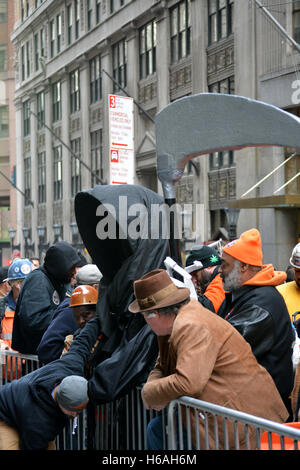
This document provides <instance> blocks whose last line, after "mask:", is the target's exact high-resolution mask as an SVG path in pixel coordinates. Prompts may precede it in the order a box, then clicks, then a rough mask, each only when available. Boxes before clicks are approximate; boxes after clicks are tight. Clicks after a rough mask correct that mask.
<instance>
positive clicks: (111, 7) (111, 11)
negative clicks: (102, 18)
mask: <svg viewBox="0 0 300 470" xmlns="http://www.w3.org/2000/svg"><path fill="white" fill-rule="evenodd" d="M114 11H115V0H110V13H113V12H114Z"/></svg>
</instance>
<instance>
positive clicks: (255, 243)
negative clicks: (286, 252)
mask: <svg viewBox="0 0 300 470" xmlns="http://www.w3.org/2000/svg"><path fill="white" fill-rule="evenodd" d="M223 251H224V252H225V253H227V254H228V255H230V256H232V257H233V258H235V259H237V260H239V261H242V263H246V264H251V266H262V260H263V253H262V249H261V239H260V233H259V231H258V230H257V229H256V228H252V229H250V230H247V231H246V232H244V233H242V234H241V236H240V238H238V239H237V240H233V241H232V242H229V243H227V245H226V246H224V248H223Z"/></svg>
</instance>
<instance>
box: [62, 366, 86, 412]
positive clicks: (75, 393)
mask: <svg viewBox="0 0 300 470" xmlns="http://www.w3.org/2000/svg"><path fill="white" fill-rule="evenodd" d="M56 400H57V402H58V404H59V405H60V406H62V407H63V408H64V409H65V410H67V411H79V409H80V407H82V405H83V404H85V403H86V402H87V400H88V381H87V380H86V379H85V378H84V377H81V376H80V375H69V376H68V377H65V378H64V379H63V380H62V381H61V383H60V385H59V387H58V389H57V392H56Z"/></svg>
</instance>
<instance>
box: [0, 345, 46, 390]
mask: <svg viewBox="0 0 300 470" xmlns="http://www.w3.org/2000/svg"><path fill="white" fill-rule="evenodd" d="M39 367H40V363H39V359H38V356H35V355H33V354H20V353H18V352H15V351H9V350H5V349H4V350H1V351H0V385H4V384H5V383H7V382H10V381H11V380H15V379H19V378H21V377H23V375H26V374H28V373H29V372H32V371H34V370H36V369H38V368H39Z"/></svg>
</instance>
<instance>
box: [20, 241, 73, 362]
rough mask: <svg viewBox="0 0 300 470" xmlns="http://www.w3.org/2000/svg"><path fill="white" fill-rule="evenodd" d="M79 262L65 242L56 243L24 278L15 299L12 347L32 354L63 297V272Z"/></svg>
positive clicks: (66, 271) (65, 272) (65, 277)
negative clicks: (40, 262)
mask: <svg viewBox="0 0 300 470" xmlns="http://www.w3.org/2000/svg"><path fill="white" fill-rule="evenodd" d="M79 262H80V258H79V256H78V255H77V252H76V250H74V248H73V247H72V246H71V245H69V244H68V243H67V242H57V243H55V244H54V245H52V246H51V247H50V248H49V249H48V250H47V253H46V256H45V262H44V264H43V266H41V267H40V268H38V269H35V270H34V271H32V272H31V273H30V274H29V275H28V276H27V278H26V279H25V281H24V284H23V286H22V289H21V291H20V295H19V298H18V301H17V306H16V311H15V319H14V326H13V336H12V348H13V349H15V350H16V351H19V352H21V353H24V354H35V353H36V348H37V347H38V345H39V343H40V341H41V339H42V336H43V334H44V332H45V331H46V329H47V328H48V326H49V324H50V322H51V320H52V318H53V315H54V312H55V310H56V308H57V306H58V305H59V304H60V303H61V302H62V301H63V300H64V298H65V294H66V289H67V283H68V279H67V273H68V272H69V271H70V269H72V268H73V267H74V266H76V265H77V264H78V263H79Z"/></svg>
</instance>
